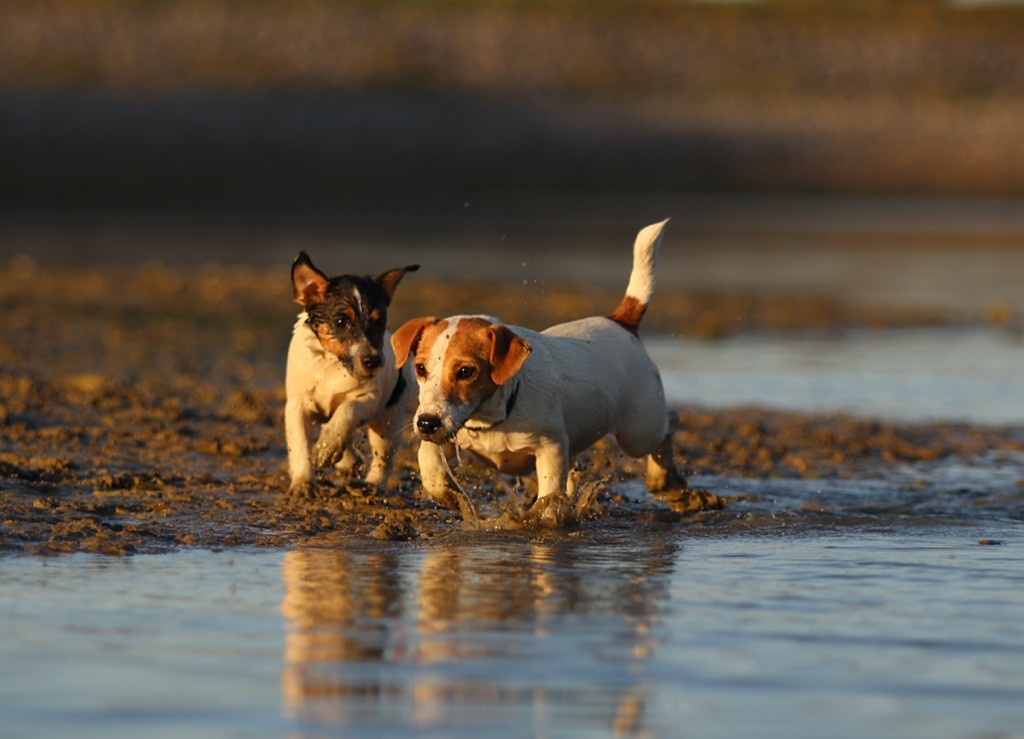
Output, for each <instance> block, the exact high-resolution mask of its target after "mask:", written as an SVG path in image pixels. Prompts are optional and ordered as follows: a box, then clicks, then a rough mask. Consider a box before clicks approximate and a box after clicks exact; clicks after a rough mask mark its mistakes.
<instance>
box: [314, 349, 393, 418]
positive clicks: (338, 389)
mask: <svg viewBox="0 0 1024 739" xmlns="http://www.w3.org/2000/svg"><path fill="white" fill-rule="evenodd" d="M308 370H309V374H308V383H307V384H306V386H305V388H304V393H303V395H304V399H305V402H306V405H307V407H308V408H309V410H310V411H311V412H312V413H313V415H316V416H320V417H322V418H329V417H330V416H332V415H334V411H335V410H337V408H338V406H340V405H342V404H343V403H353V402H359V403H365V402H367V401H373V400H375V399H376V396H377V394H378V388H377V383H376V382H375V381H374V380H372V379H370V380H359V379H357V378H355V377H353V376H352V375H351V374H350V373H349V372H348V371H347V370H346V369H345V367H344V366H343V365H342V364H341V362H338V361H337V360H334V359H331V358H320V357H317V358H315V359H314V361H312V362H311V363H310V366H309V367H308Z"/></svg>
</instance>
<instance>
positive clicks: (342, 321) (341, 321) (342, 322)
mask: <svg viewBox="0 0 1024 739" xmlns="http://www.w3.org/2000/svg"><path fill="white" fill-rule="evenodd" d="M336 323H337V324H338V327H339V328H345V327H346V326H348V316H338V320H337V321H336Z"/></svg>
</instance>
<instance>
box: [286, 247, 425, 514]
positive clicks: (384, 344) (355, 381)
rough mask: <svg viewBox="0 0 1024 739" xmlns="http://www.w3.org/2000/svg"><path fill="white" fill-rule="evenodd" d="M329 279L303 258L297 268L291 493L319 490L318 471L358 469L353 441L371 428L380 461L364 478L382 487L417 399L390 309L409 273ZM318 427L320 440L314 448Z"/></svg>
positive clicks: (289, 433) (291, 354)
mask: <svg viewBox="0 0 1024 739" xmlns="http://www.w3.org/2000/svg"><path fill="white" fill-rule="evenodd" d="M417 269H419V265H411V266H408V267H401V268H399V269H392V270H389V271H387V272H385V273H384V274H382V275H380V276H379V277H366V276H355V275H342V276H340V277H334V278H328V277H327V276H326V275H324V273H323V272H321V271H320V270H318V269H317V268H316V267H314V266H313V263H312V262H311V261H310V260H309V257H308V256H306V253H305V252H301V253H300V254H299V256H298V258H297V259H296V260H295V262H294V264H292V288H293V290H294V296H295V302H296V303H298V304H299V305H301V306H302V307H303V309H304V310H303V312H302V313H300V314H299V319H298V321H296V323H295V328H294V329H293V331H292V340H291V345H290V346H289V348H288V368H287V375H286V377H285V393H286V396H287V400H286V403H285V411H284V426H285V435H286V437H287V441H288V472H289V474H290V476H291V483H290V485H289V488H288V492H289V493H290V494H292V495H308V494H310V493H311V492H312V490H313V470H314V469H317V468H320V467H327V466H329V465H334V466H335V467H336V468H337V469H339V470H341V471H343V472H349V471H351V470H352V469H353V468H354V467H355V465H356V463H357V461H358V459H357V457H356V455H355V454H354V453H353V452H352V449H351V447H350V446H349V443H348V442H349V436H350V435H351V434H352V432H353V430H354V429H355V428H356V427H357V426H359V425H360V424H363V423H365V424H367V426H368V432H367V436H368V438H369V442H370V449H371V451H372V455H373V458H372V459H371V460H370V464H369V469H368V471H367V473H366V476H365V480H366V482H367V483H368V484H371V485H378V484H380V483H382V482H384V480H385V479H386V478H387V475H388V473H389V472H390V469H391V459H392V450H393V449H394V445H395V443H396V441H397V440H398V437H399V435H400V434H401V431H402V425H403V421H402V415H403V413H404V411H405V410H406V406H407V405H408V401H409V399H410V398H411V396H412V392H411V390H412V377H411V373H409V372H408V371H406V370H404V369H401V368H400V367H399V366H398V365H396V364H395V361H394V354H393V353H392V349H391V342H390V341H388V339H389V335H388V333H387V331H386V325H387V311H388V306H389V305H390V304H391V299H392V297H393V296H394V294H395V288H397V287H398V283H399V282H400V281H401V280H402V277H404V276H405V273H406V272H414V271H416V270H417ZM316 424H322V427H321V429H320V438H319V439H318V441H317V442H316V444H314V445H313V447H312V450H310V438H311V435H312V433H313V430H314V428H315V425H316Z"/></svg>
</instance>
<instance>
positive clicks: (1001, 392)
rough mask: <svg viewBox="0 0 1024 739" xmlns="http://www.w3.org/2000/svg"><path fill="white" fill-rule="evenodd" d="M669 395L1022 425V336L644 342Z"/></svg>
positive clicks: (911, 334) (706, 401) (920, 332)
mask: <svg viewBox="0 0 1024 739" xmlns="http://www.w3.org/2000/svg"><path fill="white" fill-rule="evenodd" d="M645 344H646V345H647V348H648V351H649V352H650V354H651V356H652V357H653V358H654V360H655V361H656V362H657V363H658V366H659V367H660V369H661V372H662V378H663V380H664V382H665V392H666V394H667V396H668V398H669V400H670V402H672V403H675V404H687V405H693V404H697V405H706V406H709V407H722V406H734V405H759V406H765V407H770V408H778V409H783V410H797V411H820V412H845V413H850V414H854V415H860V416H871V417H879V418H887V419H893V420H904V421H923V420H936V419H938V420H962V421H974V422H980V423H996V424H1022V423H1024V338H1022V337H1021V336H1020V335H1016V334H1012V333H1008V332H1004V331H997V330H980V329H912V330H910V329H908V330H877V331H872V330H858V331H852V332H848V333H845V334H841V335H833V336H825V337H820V336H818V337H816V336H796V337H793V336H755V337H751V336H745V337H739V338H727V339H720V340H716V341H698V340H692V339H680V338H670V337H654V338H650V339H645Z"/></svg>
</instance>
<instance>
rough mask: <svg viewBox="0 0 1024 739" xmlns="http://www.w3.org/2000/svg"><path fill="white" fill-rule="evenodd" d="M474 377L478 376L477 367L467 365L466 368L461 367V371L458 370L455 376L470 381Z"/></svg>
mask: <svg viewBox="0 0 1024 739" xmlns="http://www.w3.org/2000/svg"><path fill="white" fill-rule="evenodd" d="M474 375H476V367H474V366H472V365H469V364H467V365H466V366H464V367H459V369H458V370H456V372H455V376H456V377H458V378H459V379H460V380H469V379H471V378H472V377H473V376H474Z"/></svg>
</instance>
